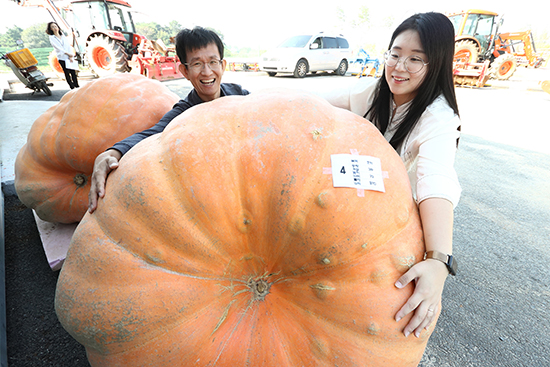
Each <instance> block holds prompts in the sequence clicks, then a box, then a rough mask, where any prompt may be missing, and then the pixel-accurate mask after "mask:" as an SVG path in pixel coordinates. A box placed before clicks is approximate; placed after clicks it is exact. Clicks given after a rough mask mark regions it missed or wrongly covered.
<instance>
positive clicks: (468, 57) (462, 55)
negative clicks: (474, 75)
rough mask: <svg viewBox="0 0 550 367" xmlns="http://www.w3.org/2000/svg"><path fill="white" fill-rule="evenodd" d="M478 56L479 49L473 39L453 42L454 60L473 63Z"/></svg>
mask: <svg viewBox="0 0 550 367" xmlns="http://www.w3.org/2000/svg"><path fill="white" fill-rule="evenodd" d="M478 57H479V50H478V49H477V45H476V44H475V43H474V42H473V41H469V40H462V41H458V42H456V43H455V55H454V62H465V63H470V64H471V63H475V62H477V58H478Z"/></svg>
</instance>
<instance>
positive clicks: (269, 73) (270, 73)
mask: <svg viewBox="0 0 550 367" xmlns="http://www.w3.org/2000/svg"><path fill="white" fill-rule="evenodd" d="M267 75H269V76H275V75H277V73H274V72H273V71H268V72H267Z"/></svg>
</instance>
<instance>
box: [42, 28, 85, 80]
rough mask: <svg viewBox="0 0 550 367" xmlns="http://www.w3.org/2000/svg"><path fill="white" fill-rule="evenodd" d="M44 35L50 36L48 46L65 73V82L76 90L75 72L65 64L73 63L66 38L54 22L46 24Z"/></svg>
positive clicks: (70, 48) (72, 56) (70, 49)
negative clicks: (53, 51)
mask: <svg viewBox="0 0 550 367" xmlns="http://www.w3.org/2000/svg"><path fill="white" fill-rule="evenodd" d="M46 33H47V34H48V35H49V36H50V44H51V45H52V47H53V48H54V50H55V53H56V55H57V60H58V61H59V65H61V68H62V69H63V72H64V73H65V80H66V81H67V83H69V87H71V89H74V88H78V87H79V85H78V79H77V78H76V71H75V70H73V69H71V68H67V64H66V62H67V61H70V62H73V61H74V56H75V55H74V53H73V52H72V47H71V45H70V44H69V41H68V40H67V37H65V36H64V35H63V32H61V29H59V26H58V25H57V23H56V22H50V23H48V27H47V28H46Z"/></svg>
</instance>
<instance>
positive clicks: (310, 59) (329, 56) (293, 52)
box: [260, 32, 351, 78]
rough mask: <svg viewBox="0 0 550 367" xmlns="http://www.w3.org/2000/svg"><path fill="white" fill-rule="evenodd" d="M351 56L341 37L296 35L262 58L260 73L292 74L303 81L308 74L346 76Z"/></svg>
mask: <svg viewBox="0 0 550 367" xmlns="http://www.w3.org/2000/svg"><path fill="white" fill-rule="evenodd" d="M350 57H351V50H350V48H349V43H348V41H347V40H346V39H345V38H344V37H343V36H342V35H338V36H336V35H327V34H324V33H322V32H321V33H318V34H315V35H311V34H310V35H301V36H294V37H291V38H289V39H287V40H286V41H284V42H283V43H281V45H280V46H279V47H277V48H275V49H273V50H270V51H268V52H266V53H265V54H263V55H262V58H261V60H260V70H262V71H265V72H267V74H269V76H275V75H276V74H277V73H293V74H294V77H296V78H303V77H305V76H306V74H307V73H310V72H312V73H315V72H317V71H334V72H336V73H338V74H339V75H345V74H346V71H347V70H348V64H349V60H350Z"/></svg>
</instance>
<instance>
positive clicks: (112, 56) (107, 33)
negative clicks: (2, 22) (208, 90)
mask: <svg viewBox="0 0 550 367" xmlns="http://www.w3.org/2000/svg"><path fill="white" fill-rule="evenodd" d="M12 1H15V2H16V3H18V4H19V5H21V6H23V7H41V8H44V9H46V10H47V11H48V12H49V13H50V15H51V17H52V19H53V21H55V22H56V23H57V24H58V25H59V27H60V28H61V29H62V30H63V32H64V33H65V34H66V35H67V38H68V39H69V41H70V42H71V44H72V45H73V47H74V50H75V53H76V59H77V60H78V61H79V63H80V65H81V66H83V67H87V68H89V69H91V70H92V72H93V73H95V74H96V75H97V76H100V77H101V76H105V75H110V74H114V73H124V72H132V73H138V74H142V75H145V76H147V77H148V78H151V79H157V80H169V79H179V78H183V75H181V73H179V71H178V65H179V64H180V61H179V59H178V57H177V55H176V53H175V48H174V47H173V46H172V47H167V46H166V45H164V43H163V42H162V41H160V40H157V41H152V40H148V39H147V38H146V37H145V36H142V35H139V34H137V33H136V30H135V26H134V22H133V19H132V11H131V5H130V4H129V3H128V2H126V1H124V0H70V1H66V0H65V1H54V0H12ZM49 63H50V66H51V67H52V69H54V70H55V71H56V73H57V74H58V75H60V76H61V75H63V71H62V69H61V66H60V65H59V62H58V61H57V57H56V56H55V53H54V52H52V53H51V54H50V57H49Z"/></svg>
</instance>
